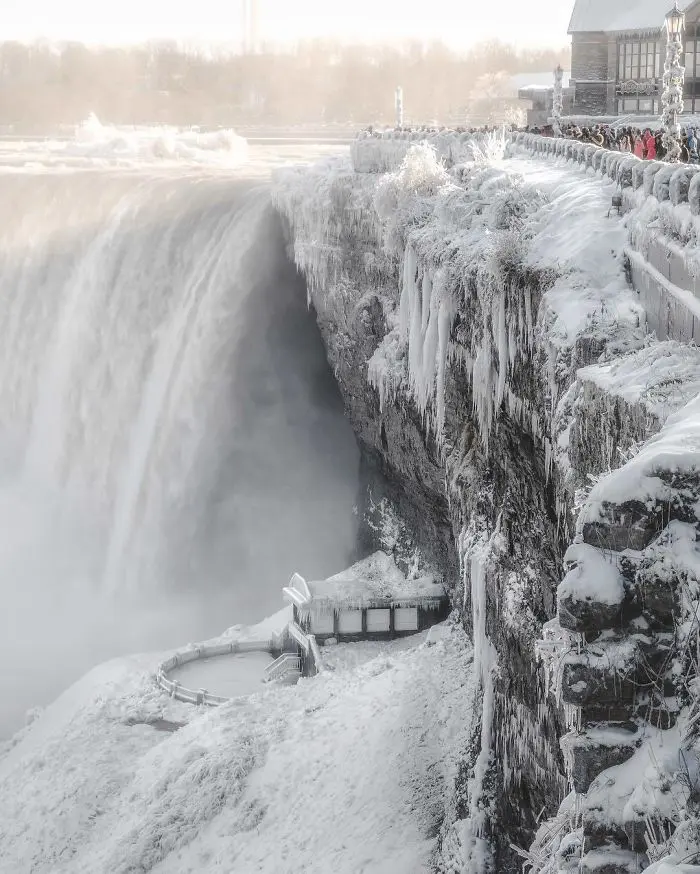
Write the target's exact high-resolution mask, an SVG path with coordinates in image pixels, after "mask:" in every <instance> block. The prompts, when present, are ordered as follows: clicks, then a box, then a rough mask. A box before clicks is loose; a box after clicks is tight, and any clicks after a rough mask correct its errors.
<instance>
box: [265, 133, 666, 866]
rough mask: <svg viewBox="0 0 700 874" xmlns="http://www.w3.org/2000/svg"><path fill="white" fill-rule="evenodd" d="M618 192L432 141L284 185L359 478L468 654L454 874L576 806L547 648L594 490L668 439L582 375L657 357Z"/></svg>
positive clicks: (493, 860)
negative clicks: (430, 580) (409, 550)
mask: <svg viewBox="0 0 700 874" xmlns="http://www.w3.org/2000/svg"><path fill="white" fill-rule="evenodd" d="M392 148H393V147H392ZM612 190H613V184H612V183H607V182H601V180H599V179H593V178H582V177H581V176H579V175H576V174H573V173H572V172H571V170H570V169H569V168H567V167H565V166H553V165H552V164H545V163H538V162H534V161H532V160H531V159H529V158H526V157H523V156H517V155H516V156H515V157H512V158H509V159H506V160H500V161H494V160H491V161H470V162H468V163H463V164H459V163H457V164H455V165H454V166H453V167H452V168H451V169H449V170H446V169H445V168H444V166H443V165H442V163H441V162H440V161H438V160H437V159H436V156H435V154H434V152H433V151H432V150H431V148H430V147H429V146H428V145H425V144H420V143H419V144H414V145H412V146H411V147H410V148H408V149H407V150H406V156H405V160H404V161H403V163H402V164H401V166H400V168H399V169H398V170H396V171H395V172H393V173H391V174H381V173H371V174H369V173H358V172H356V171H355V170H354V169H353V166H352V164H351V163H350V161H349V160H347V159H334V160H331V161H328V162H327V163H325V164H323V165H317V166H315V167H313V168H303V169H296V170H291V171H285V172H283V173H282V174H281V175H280V176H279V177H278V179H277V188H276V192H275V200H276V204H277V207H278V209H279V211H280V212H281V213H282V214H283V215H284V216H285V217H286V219H287V223H288V226H289V233H290V241H291V248H292V252H293V256H294V258H295V260H296V263H297V265H298V267H299V269H300V270H301V271H302V272H303V273H304V275H305V276H306V279H307V284H308V288H309V295H310V299H311V302H312V303H313V305H314V307H315V309H316V311H317V314H318V319H319V324H320V326H321V330H322V333H323V336H324V338H325V342H326V346H327V352H328V357H329V360H330V361H331V363H332V366H333V368H334V370H335V372H336V375H337V377H338V381H339V384H340V386H341V389H342V392H343V395H344V398H345V403H346V407H347V411H348V414H349V416H350V418H351V420H352V422H353V425H354V427H355V430H356V433H357V435H358V438H359V440H360V443H361V446H362V448H363V451H364V455H365V458H366V459H367V462H368V467H371V468H372V469H373V470H375V471H379V472H381V473H382V474H383V475H384V477H385V482H386V483H387V485H386V486H385V493H386V494H387V495H388V496H389V497H391V498H392V499H393V500H395V502H396V504H397V506H398V509H399V512H400V514H401V515H402V517H403V519H404V521H405V523H406V525H407V528H408V529H409V531H410V533H411V536H412V539H413V542H414V543H415V544H417V545H418V546H419V547H420V548H421V550H422V553H423V556H424V558H425V560H427V561H431V562H433V563H435V564H437V565H438V566H439V568H440V570H441V571H442V572H443V574H444V576H445V579H446V582H447V584H448V587H449V589H450V592H451V596H452V599H453V604H454V606H455V607H456V609H458V610H459V612H460V614H461V616H462V620H463V622H464V625H465V627H467V629H468V630H469V631H470V632H471V633H472V635H473V637H474V640H475V650H476V653H477V657H476V658H475V660H474V665H473V679H474V680H475V684H474V685H475V688H476V689H477V690H478V692H477V694H478V699H479V700H478V702H477V706H476V707H475V713H476V714H477V717H476V719H475V722H474V724H473V725H472V730H471V737H472V741H471V743H470V744H469V748H468V749H465V754H464V761H463V765H462V772H461V776H460V778H459V779H458V781H457V785H456V795H455V805H454V813H455V816H454V819H455V822H454V823H449V822H447V823H445V825H444V827H443V833H442V857H441V862H440V865H441V870H444V871H453V870H454V871H457V870H460V871H462V870H464V871H474V872H476V871H479V872H481V871H489V870H493V871H499V872H509V871H513V872H514V871H516V870H517V871H519V870H520V866H521V864H522V862H521V861H519V860H518V859H517V856H516V854H515V852H514V851H513V850H512V849H511V847H510V845H511V844H514V845H516V846H519V847H522V848H525V847H528V846H529V844H530V842H531V840H532V836H533V834H534V832H535V830H536V823H537V817H538V816H540V814H541V813H542V812H544V813H546V812H547V811H550V812H554V810H555V809H556V807H557V805H558V804H559V802H560V801H561V800H562V798H563V797H564V795H565V794H566V787H567V783H566V779H565V762H564V759H563V756H562V753H561V751H560V748H559V736H560V734H561V733H563V731H564V730H565V726H564V725H563V719H562V715H561V713H562V711H561V708H560V707H559V706H558V704H557V703H556V701H555V700H554V699H553V698H551V697H550V696H548V695H547V689H546V678H545V676H544V675H543V674H542V673H540V671H539V669H538V667H537V663H538V662H537V657H536V654H535V643H536V641H538V639H539V638H540V635H541V629H542V626H543V624H544V623H545V622H547V621H548V620H550V619H551V618H552V617H553V616H554V614H555V611H556V587H557V584H558V582H559V580H560V579H561V577H562V576H563V554H564V551H565V549H566V547H567V546H568V543H569V541H570V539H571V537H572V536H573V534H574V521H575V511H576V508H577V506H578V505H579V502H580V500H581V493H582V490H584V489H585V488H586V486H588V487H590V482H589V478H590V476H594V477H596V476H598V475H600V474H601V473H602V472H604V471H605V470H607V469H608V467H610V466H613V462H614V458H613V456H614V453H615V452H617V451H618V448H619V450H620V451H621V452H622V451H624V452H628V451H633V449H634V447H635V446H636V443H637V442H638V441H640V440H642V439H644V438H645V437H647V436H648V435H649V434H650V433H652V432H653V430H654V428H655V427H657V425H656V422H658V424H659V425H660V416H661V414H660V413H658V410H657V414H658V416H657V419H656V420H652V414H650V415H649V417H648V418H649V421H647V418H645V415H646V414H645V413H643V412H640V414H639V422H636V423H635V424H634V426H632V427H628V425H627V423H626V422H624V421H622V419H621V417H620V416H619V414H618V413H619V409H620V406H619V405H620V403H624V400H621V399H620V398H617V397H615V396H614V395H613V394H612V393H609V392H607V391H606V389H605V387H604V385H603V383H604V379H603V377H602V376H601V377H600V379H599V382H600V383H601V386H600V387H599V386H598V384H597V383H596V381H595V375H591V374H589V375H588V377H587V378H586V379H581V380H577V378H576V374H577V371H578V370H579V368H582V367H593V366H599V367H605V366H610V365H611V363H612V362H614V361H616V360H617V359H618V358H621V357H624V356H626V355H632V354H635V353H637V352H638V351H639V350H642V349H644V347H645V340H644V336H643V333H644V332H643V329H642V327H641V325H642V324H643V314H642V312H641V309H640V307H639V305H638V303H637V301H636V298H635V296H634V294H633V293H632V292H631V291H630V289H629V288H628V286H627V284H626V281H625V274H624V265H623V263H622V258H621V255H620V253H621V252H622V250H623V246H624V240H625V228H624V226H623V222H622V221H621V220H620V219H619V218H617V217H613V218H611V219H606V218H605V215H606V212H607V208H608V204H609V202H610V195H611V193H612ZM589 408H590V410H591V411H592V415H598V416H600V417H601V420H603V421H604V424H601V427H600V428H599V429H598V430H597V431H596V430H595V428H594V427H593V426H591V424H590V421H589V422H588V424H586V420H587V419H588V414H589ZM616 410H618V413H616V412H615V411H616ZM640 410H641V407H640ZM376 487H377V486H376V480H375V488H376Z"/></svg>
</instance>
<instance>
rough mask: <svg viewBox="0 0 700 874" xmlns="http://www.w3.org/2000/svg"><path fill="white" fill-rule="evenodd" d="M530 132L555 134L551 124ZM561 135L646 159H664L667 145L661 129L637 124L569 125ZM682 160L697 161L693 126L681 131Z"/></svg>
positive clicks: (532, 129)
mask: <svg viewBox="0 0 700 874" xmlns="http://www.w3.org/2000/svg"><path fill="white" fill-rule="evenodd" d="M529 133H537V134H542V135H543V136H554V130H553V129H552V127H551V126H548V127H544V128H537V127H535V128H530V129H529ZM562 136H564V137H566V138H567V139H573V140H578V141H579V142H581V143H591V144H592V145H594V146H600V147H601V148H605V149H612V150H613V151H615V152H629V153H630V154H631V155H636V156H637V157H638V158H646V159H647V160H650V161H653V160H657V161H663V159H664V156H665V154H666V149H665V148H664V144H663V136H662V134H661V132H660V131H653V130H652V129H651V128H648V127H647V128H644V129H641V128H637V127H629V126H628V127H615V128H613V127H611V126H610V125H604V124H600V125H598V124H595V125H593V126H592V127H579V126H578V125H569V126H568V127H566V128H565V129H564V130H562ZM680 146H681V161H683V162H684V163H686V164H688V163H689V164H697V163H699V162H700V156H699V155H698V137H697V133H696V131H695V128H692V127H689V128H686V129H684V130H683V131H682V132H681V143H680Z"/></svg>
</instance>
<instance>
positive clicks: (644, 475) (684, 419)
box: [579, 397, 700, 526]
mask: <svg viewBox="0 0 700 874" xmlns="http://www.w3.org/2000/svg"><path fill="white" fill-rule="evenodd" d="M673 475H678V476H680V477H683V476H692V477H697V476H698V475H700V397H696V398H695V399H694V400H692V401H690V402H689V403H687V404H686V405H685V407H683V408H682V409H681V410H680V411H679V412H677V413H674V414H673V415H672V416H670V417H669V418H668V419H667V421H666V423H665V425H664V427H663V428H662V430H661V431H660V432H659V433H658V434H657V435H655V436H654V437H652V438H651V439H650V440H649V441H648V442H647V443H646V444H644V446H642V447H641V449H640V450H639V453H638V454H637V455H636V456H635V457H634V458H632V459H630V461H628V462H627V464H625V465H624V466H623V467H621V468H619V469H618V470H614V471H612V472H611V473H610V474H609V475H608V476H607V477H605V478H604V479H602V480H600V482H598V483H596V485H595V486H594V487H593V489H592V490H591V493H590V495H589V500H588V503H587V505H586V507H585V508H584V510H583V511H582V513H581V514H580V517H579V525H580V526H582V525H583V524H585V523H586V522H591V521H595V520H596V519H597V518H601V517H602V516H603V515H604V505H606V504H610V503H614V504H622V503H624V502H625V501H632V500H636V501H640V502H641V503H643V504H647V505H649V504H650V502H651V504H653V503H658V502H668V501H671V500H672V499H673V497H674V491H675V489H674V487H673V486H672V485H671V484H670V482H669V479H670V478H671V477H672V476H673ZM699 518H700V517H699Z"/></svg>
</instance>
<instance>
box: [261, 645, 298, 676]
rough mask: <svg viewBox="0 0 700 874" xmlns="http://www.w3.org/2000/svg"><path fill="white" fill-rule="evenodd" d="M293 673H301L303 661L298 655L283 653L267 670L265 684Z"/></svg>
mask: <svg viewBox="0 0 700 874" xmlns="http://www.w3.org/2000/svg"><path fill="white" fill-rule="evenodd" d="M292 673H297V674H300V673H301V659H300V658H299V656H298V655H297V654H296V653H293V652H283V653H282V655H281V656H279V657H278V658H276V659H275V660H274V662H272V664H271V665H268V666H267V667H266V668H265V671H264V676H265V682H266V683H271V682H273V681H274V680H280V679H282V678H283V677H286V676H287V675H288V674H292Z"/></svg>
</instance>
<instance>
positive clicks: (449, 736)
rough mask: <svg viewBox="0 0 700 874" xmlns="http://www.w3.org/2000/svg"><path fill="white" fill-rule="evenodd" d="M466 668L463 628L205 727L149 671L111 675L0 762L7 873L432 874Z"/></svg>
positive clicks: (63, 702) (463, 707)
mask: <svg viewBox="0 0 700 874" xmlns="http://www.w3.org/2000/svg"><path fill="white" fill-rule="evenodd" d="M469 659H470V651H469V648H468V646H467V644H466V640H465V636H464V633H463V632H462V631H461V629H460V628H459V626H455V627H454V628H453V629H452V631H451V633H449V634H448V635H446V636H445V637H444V639H441V640H439V641H438V642H437V643H435V644H433V645H426V644H425V635H424V634H421V635H418V636H417V637H415V638H413V639H412V640H411V641H410V643H409V642H408V641H406V640H402V641H398V642H397V645H396V646H392V644H386V645H384V646H382V647H381V648H380V650H379V651H378V652H377V653H376V654H375V655H374V657H371V658H369V660H364V659H358V662H359V664H358V665H356V666H354V667H353V666H352V661H353V660H352V659H346V660H345V661H346V664H344V665H343V666H342V668H341V666H338V668H337V670H328V671H326V672H325V673H324V674H323V675H320V676H318V677H316V678H314V679H312V680H302V681H300V682H299V684H298V685H297V686H296V687H272V688H269V689H267V690H265V691H264V692H262V693H260V694H256V695H253V696H251V697H250V698H249V699H247V700H246V701H243V702H232V703H231V704H230V705H227V706H224V707H221V708H219V709H216V710H204V711H203V710H201V709H197V708H195V707H191V706H189V705H185V704H179V703H178V702H174V701H171V700H169V699H168V698H167V696H165V695H164V694H163V693H161V692H160V691H159V690H158V689H157V688H156V686H155V684H154V683H153V679H152V676H151V672H152V670H153V669H154V667H155V665H156V664H157V661H158V657H157V656H154V657H139V658H133V659H123V660H119V661H116V662H111V663H108V664H107V665H104V666H102V667H100V668H97V669H95V670H94V671H92V672H91V673H90V674H89V675H88V676H87V677H85V678H84V679H83V680H82V681H80V682H79V683H77V684H76V685H75V686H74V687H72V688H71V689H70V690H68V691H67V692H66V693H65V694H64V695H63V696H61V698H59V699H58V700H57V701H56V702H55V703H54V704H53V705H52V706H51V707H49V708H47V710H46V711H45V712H44V713H43V714H42V715H41V716H40V717H39V718H38V719H37V720H35V722H34V723H33V724H32V725H31V726H30V728H29V729H28V730H26V732H25V733H24V735H23V736H21V737H20V738H18V739H17V742H16V743H15V745H14V746H13V747H12V748H11V749H9V750H8V751H6V752H5V754H4V756H2V758H0V848H1V849H0V871H2V872H3V874H25V872H26V874H29V872H34V874H39V872H43V874H49V872H51V874H59V872H66V874H68V872H70V874H79V872H85V874H126V872H134V871H154V872H163V874H184V872H193V874H194V872H198V874H199V872H215V871H220V872H226V874H252V872H260V874H328V872H329V871H334V872H338V874H357V872H359V871H363V872H366V874H373V872H374V874H418V872H427V871H429V870H430V860H431V858H432V856H433V854H434V853H435V849H436V841H437V836H438V834H439V832H440V828H441V825H442V822H443V819H444V818H445V816H447V817H448V818H449V817H451V816H452V817H453V816H454V814H453V813H450V812H446V809H445V805H446V799H448V798H449V797H450V791H449V790H450V787H451V785H452V784H453V783H454V779H455V774H456V768H457V761H458V756H459V753H460V751H461V749H462V748H463V746H464V744H465V743H466V737H465V732H466V729H467V727H468V719H467V716H468V713H469V708H470V707H471V704H472V701H471V698H472V689H471V688H470V687H469V684H468V683H467V682H466V678H467V677H468V665H469ZM155 719H161V720H167V721H169V722H171V723H183V727H181V728H179V729H178V730H176V731H174V732H169V731H160V730H157V729H156V728H154V727H151V726H150V725H148V724H147V723H149V722H153V721H154V720H155ZM171 727H172V726H171Z"/></svg>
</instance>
